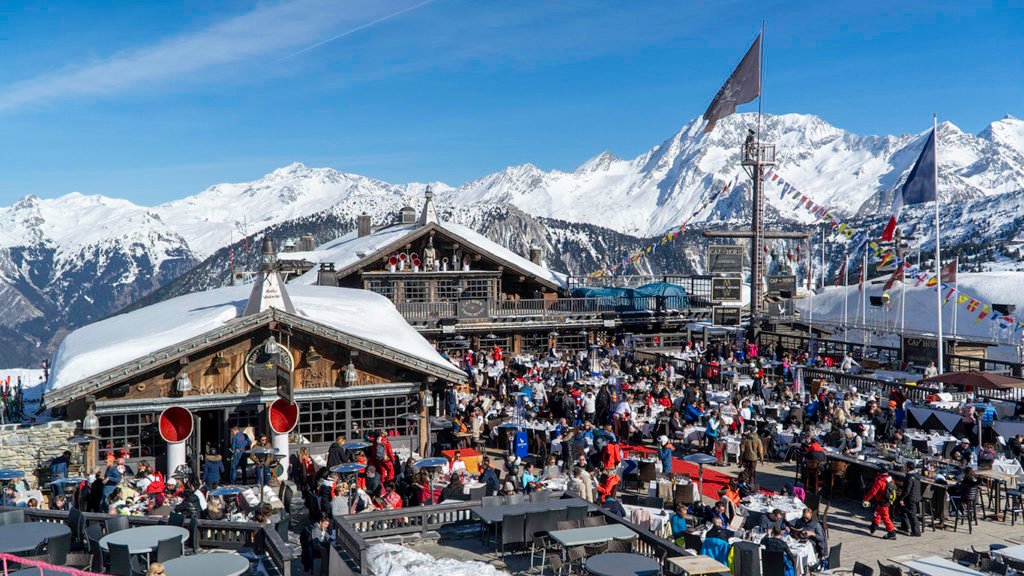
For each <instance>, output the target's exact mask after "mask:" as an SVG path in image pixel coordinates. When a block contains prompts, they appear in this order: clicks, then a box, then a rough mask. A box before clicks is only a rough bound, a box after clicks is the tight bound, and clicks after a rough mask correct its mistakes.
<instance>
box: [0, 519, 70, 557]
mask: <svg viewBox="0 0 1024 576" xmlns="http://www.w3.org/2000/svg"><path fill="white" fill-rule="evenodd" d="M65 534H71V529H70V528H68V527H67V525H65V524H55V523H53V522H21V523H18V524H7V525H6V526H0V552H3V553H4V554H23V553H25V552H32V551H33V550H35V549H36V547H37V546H39V545H40V544H42V543H43V542H45V541H46V540H48V539H50V538H56V537H57V536H63V535H65Z"/></svg>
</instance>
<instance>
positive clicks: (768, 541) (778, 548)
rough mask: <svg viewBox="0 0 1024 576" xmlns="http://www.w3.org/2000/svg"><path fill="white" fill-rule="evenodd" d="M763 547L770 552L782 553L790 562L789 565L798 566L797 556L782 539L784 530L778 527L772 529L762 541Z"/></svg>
mask: <svg viewBox="0 0 1024 576" xmlns="http://www.w3.org/2000/svg"><path fill="white" fill-rule="evenodd" d="M761 546H763V547H764V549H765V550H767V551H769V552H782V553H783V554H784V555H785V556H786V559H787V560H789V565H790V566H793V567H795V566H796V554H793V550H792V549H790V547H789V544H786V541H785V540H783V539H782V528H780V527H778V526H776V527H774V528H772V531H771V532H769V533H768V535H767V536H765V537H764V538H763V539H762V540H761Z"/></svg>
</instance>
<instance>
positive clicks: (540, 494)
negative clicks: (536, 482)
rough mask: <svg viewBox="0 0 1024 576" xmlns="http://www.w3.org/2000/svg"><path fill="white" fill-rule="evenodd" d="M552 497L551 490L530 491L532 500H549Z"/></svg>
mask: <svg viewBox="0 0 1024 576" xmlns="http://www.w3.org/2000/svg"><path fill="white" fill-rule="evenodd" d="M550 499H551V492H547V491H545V490H539V491H537V492H532V493H530V502H535V503H536V502H547V501H548V500H550Z"/></svg>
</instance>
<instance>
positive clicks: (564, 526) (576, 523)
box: [555, 520, 582, 530]
mask: <svg viewBox="0 0 1024 576" xmlns="http://www.w3.org/2000/svg"><path fill="white" fill-rule="evenodd" d="M580 522H582V520H560V521H558V522H555V530H572V529H573V528H579V527H580Z"/></svg>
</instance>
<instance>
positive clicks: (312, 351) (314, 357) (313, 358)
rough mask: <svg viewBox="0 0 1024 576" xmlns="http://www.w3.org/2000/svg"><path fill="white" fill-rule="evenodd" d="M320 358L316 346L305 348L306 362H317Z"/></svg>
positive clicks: (310, 363) (309, 363) (311, 363)
mask: <svg viewBox="0 0 1024 576" xmlns="http://www.w3.org/2000/svg"><path fill="white" fill-rule="evenodd" d="M321 358H322V357H321V356H320V354H317V351H316V348H313V347H312V346H310V347H309V350H306V364H308V365H313V364H316V363H317V362H319V361H320V359H321Z"/></svg>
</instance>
